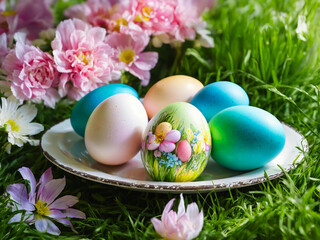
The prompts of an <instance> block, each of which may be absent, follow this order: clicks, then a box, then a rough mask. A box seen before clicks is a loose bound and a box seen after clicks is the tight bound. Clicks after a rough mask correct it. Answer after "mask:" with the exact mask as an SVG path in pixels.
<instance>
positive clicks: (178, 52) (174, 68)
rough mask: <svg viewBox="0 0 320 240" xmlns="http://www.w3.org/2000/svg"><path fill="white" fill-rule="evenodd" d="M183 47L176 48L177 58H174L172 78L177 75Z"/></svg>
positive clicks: (171, 71)
mask: <svg viewBox="0 0 320 240" xmlns="http://www.w3.org/2000/svg"><path fill="white" fill-rule="evenodd" d="M181 53H182V51H181V45H180V46H177V47H176V57H175V58H174V62H173V64H172V67H171V70H170V74H169V75H170V76H171V75H173V74H174V73H176V72H177V71H176V70H177V65H178V62H179V61H180V58H181Z"/></svg>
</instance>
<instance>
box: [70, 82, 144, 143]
mask: <svg viewBox="0 0 320 240" xmlns="http://www.w3.org/2000/svg"><path fill="white" fill-rule="evenodd" d="M118 93H128V94H131V95H133V96H135V97H136V98H139V96H138V93H137V91H136V90H134V89H133V88H132V87H130V86H128V85H125V84H121V83H111V84H108V85H104V86H101V87H99V88H96V89H95V90H93V91H91V92H90V93H88V94H87V95H85V96H84V97H83V98H81V99H80V101H78V102H77V103H76V105H75V106H74V107H73V109H72V112H71V116H70V121H71V126H72V128H73V130H74V131H75V132H76V133H77V134H79V135H80V136H82V137H83V136H84V132H85V129H86V125H87V122H88V119H89V117H90V115H91V113H92V112H93V110H94V109H95V108H96V107H97V106H98V105H99V104H100V103H101V102H102V101H104V100H106V99H107V98H108V97H111V96H113V95H115V94H118Z"/></svg>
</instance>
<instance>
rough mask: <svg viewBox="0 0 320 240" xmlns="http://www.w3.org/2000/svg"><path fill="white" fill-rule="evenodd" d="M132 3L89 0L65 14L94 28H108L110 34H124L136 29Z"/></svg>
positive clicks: (127, 1)
mask: <svg viewBox="0 0 320 240" xmlns="http://www.w3.org/2000/svg"><path fill="white" fill-rule="evenodd" d="M129 10H131V1H129V0H126V1H119V2H118V1H110V0H88V1H86V2H85V3H81V4H76V5H73V6H71V7H70V8H68V9H67V10H66V11H65V12H64V14H65V16H67V17H69V18H78V19H81V20H83V21H85V22H87V23H90V24H91V25H93V26H99V27H104V28H107V30H108V32H114V31H116V32H123V31H122V29H131V28H134V29H136V28H137V26H136V25H135V24H133V23H132V22H131V20H130V19H131V18H132V17H131V14H130V11H129Z"/></svg>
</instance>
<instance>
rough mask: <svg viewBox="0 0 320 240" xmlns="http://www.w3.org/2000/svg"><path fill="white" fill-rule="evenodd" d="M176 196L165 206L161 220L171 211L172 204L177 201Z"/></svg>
mask: <svg viewBox="0 0 320 240" xmlns="http://www.w3.org/2000/svg"><path fill="white" fill-rule="evenodd" d="M175 200H176V199H175V198H172V199H171V200H170V201H169V202H168V203H167V204H166V206H165V207H164V209H163V212H162V217H161V220H162V221H163V216H164V215H166V214H167V213H168V212H170V210H171V208H172V206H173V202H174V201H175Z"/></svg>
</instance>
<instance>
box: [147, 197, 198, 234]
mask: <svg viewBox="0 0 320 240" xmlns="http://www.w3.org/2000/svg"><path fill="white" fill-rule="evenodd" d="M174 200H175V199H171V200H170V201H169V202H168V203H167V205H166V206H165V208H164V210H163V213H162V216H161V221H160V220H159V219H157V218H152V219H151V222H152V224H153V226H154V228H155V230H156V231H157V233H158V234H159V235H160V236H161V237H163V238H164V239H175V240H190V239H193V238H196V237H197V236H198V235H199V233H200V232H201V229H202V227H203V212H202V210H201V212H199V208H198V206H197V204H196V203H194V202H193V203H191V204H189V205H188V207H187V211H185V206H184V200H183V196H182V194H180V203H179V207H178V213H176V212H174V211H173V210H171V208H172V206H173V202H174Z"/></svg>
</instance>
